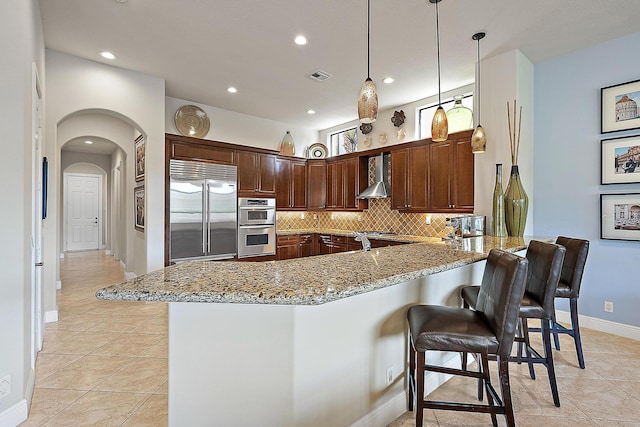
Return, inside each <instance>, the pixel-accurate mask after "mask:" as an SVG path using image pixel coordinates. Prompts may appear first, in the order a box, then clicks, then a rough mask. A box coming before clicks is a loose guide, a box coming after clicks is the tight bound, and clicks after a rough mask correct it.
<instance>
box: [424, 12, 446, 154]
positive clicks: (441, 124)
mask: <svg viewBox="0 0 640 427" xmlns="http://www.w3.org/2000/svg"><path fill="white" fill-rule="evenodd" d="M441 1H442V0H429V2H431V3H435V4H436V41H437V47H438V61H437V64H438V108H437V109H436V113H435V114H434V115H433V121H432V122H431V140H432V141H436V142H437V141H446V140H447V138H448V137H449V123H448V121H447V114H446V113H445V112H444V108H442V102H441V100H440V94H441V92H440V17H439V14H438V3H440V2H441Z"/></svg>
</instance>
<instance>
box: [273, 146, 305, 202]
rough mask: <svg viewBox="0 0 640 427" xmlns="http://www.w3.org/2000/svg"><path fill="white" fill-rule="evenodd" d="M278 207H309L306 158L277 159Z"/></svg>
mask: <svg viewBox="0 0 640 427" xmlns="http://www.w3.org/2000/svg"><path fill="white" fill-rule="evenodd" d="M276 208H277V209H283V210H306V209H307V165H306V162H305V160H304V159H292V158H285V157H278V158H277V159H276Z"/></svg>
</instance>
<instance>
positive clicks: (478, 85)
mask: <svg viewBox="0 0 640 427" xmlns="http://www.w3.org/2000/svg"><path fill="white" fill-rule="evenodd" d="M476 86H477V87H478V126H480V37H478V84H477V85H476Z"/></svg>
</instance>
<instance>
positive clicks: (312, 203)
mask: <svg viewBox="0 0 640 427" xmlns="http://www.w3.org/2000/svg"><path fill="white" fill-rule="evenodd" d="M326 207H327V161H326V160H324V159H318V160H307V209H309V210H313V211H316V210H322V209H326Z"/></svg>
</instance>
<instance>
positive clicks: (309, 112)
mask: <svg viewBox="0 0 640 427" xmlns="http://www.w3.org/2000/svg"><path fill="white" fill-rule="evenodd" d="M315 113H316V110H307V114H315Z"/></svg>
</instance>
